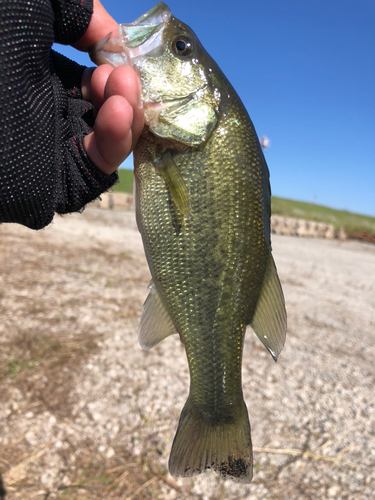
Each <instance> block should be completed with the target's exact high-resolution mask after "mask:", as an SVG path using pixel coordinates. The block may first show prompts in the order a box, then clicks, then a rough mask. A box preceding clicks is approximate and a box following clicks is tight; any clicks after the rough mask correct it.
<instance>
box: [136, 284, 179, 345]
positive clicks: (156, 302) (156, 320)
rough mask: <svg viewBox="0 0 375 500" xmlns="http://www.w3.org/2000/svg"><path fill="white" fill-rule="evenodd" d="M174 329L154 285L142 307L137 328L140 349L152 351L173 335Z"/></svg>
mask: <svg viewBox="0 0 375 500" xmlns="http://www.w3.org/2000/svg"><path fill="white" fill-rule="evenodd" d="M174 333H177V332H176V328H175V326H174V324H173V322H172V320H171V317H170V316H169V313H168V311H167V309H166V307H165V305H164V303H163V300H162V298H161V297H160V295H159V293H158V291H157V290H156V288H155V286H154V285H151V291H150V293H149V294H148V297H147V299H146V300H145V303H144V305H143V313H142V317H141V321H140V323H139V328H138V342H139V344H140V346H141V347H142V349H144V350H146V351H147V350H149V349H152V348H153V347H154V346H155V345H156V344H158V343H159V342H161V341H162V340H164V339H165V338H166V337H169V335H173V334H174Z"/></svg>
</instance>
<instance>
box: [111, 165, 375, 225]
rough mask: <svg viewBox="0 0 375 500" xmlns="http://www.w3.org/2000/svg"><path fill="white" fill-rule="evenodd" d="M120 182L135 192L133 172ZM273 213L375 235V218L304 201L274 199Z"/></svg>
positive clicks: (125, 172)
mask: <svg viewBox="0 0 375 500" xmlns="http://www.w3.org/2000/svg"><path fill="white" fill-rule="evenodd" d="M119 175H120V182H119V183H118V184H117V185H116V186H115V187H114V189H113V190H114V191H115V192H116V191H117V192H123V193H132V192H133V172H132V171H131V170H124V169H120V170H119ZM272 213H273V214H275V215H283V216H285V217H296V218H298V219H307V220H314V221H317V222H325V223H327V224H333V225H334V227H335V229H338V228H339V227H343V228H344V229H345V231H346V232H347V233H348V234H353V233H363V232H365V233H370V234H375V217H368V216H365V215H359V214H353V213H351V212H347V211H340V210H334V209H333V208H328V207H323V206H321V205H315V204H313V203H304V202H302V201H293V200H285V199H283V198H276V197H275V196H273V197H272Z"/></svg>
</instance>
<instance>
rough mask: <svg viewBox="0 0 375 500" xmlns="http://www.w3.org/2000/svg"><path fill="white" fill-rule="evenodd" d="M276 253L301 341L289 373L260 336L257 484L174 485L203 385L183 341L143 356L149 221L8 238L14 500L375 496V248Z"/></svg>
mask: <svg viewBox="0 0 375 500" xmlns="http://www.w3.org/2000/svg"><path fill="white" fill-rule="evenodd" d="M273 248H274V257H275V261H276V264H277V267H278V270H279V275H280V279H281V282H282V284H283V289H284V293H285V298H286V304H287V310H288V337H287V344H286V346H285V348H284V350H283V352H282V353H281V355H280V358H279V361H278V363H274V362H273V360H272V359H271V357H270V356H269V355H268V354H267V352H266V351H265V349H264V348H263V346H262V345H261V344H260V342H259V341H258V340H257V338H256V337H255V335H254V334H253V332H252V331H251V330H250V329H249V330H248V332H247V336H246V342H245V350H244V362H243V387H244V395H245V400H246V403H247V405H248V409H249V414H250V421H251V425H252V439H253V445H254V450H255V451H254V463H255V466H254V480H253V483H252V484H251V485H246V486H244V485H238V484H235V483H232V482H231V481H228V480H221V479H220V478H218V477H217V476H216V475H215V474H214V473H212V472H210V471H209V472H207V473H206V474H202V475H201V476H198V477H196V478H193V479H177V480H176V479H173V478H171V477H170V476H169V474H168V471H167V463H168V457H169V451H170V447H171V443H172V439H173V436H174V432H175V429H176V426H177V422H178V418H179V414H180V411H181V409H182V407H183V405H184V402H185V400H186V397H187V392H188V381H189V375H188V368H187V361H186V357H185V353H184V348H183V346H182V345H181V343H180V342H179V339H178V337H177V336H173V337H170V338H168V339H166V340H165V341H163V342H162V343H161V344H160V345H158V346H157V347H155V348H154V349H153V350H151V351H149V352H144V351H142V350H141V349H140V347H139V345H138V343H137V325H138V322H139V318H140V314H141V309H142V304H143V301H144V299H145V298H146V295H147V290H146V287H147V284H148V281H149V278H150V276H149V271H148V269H147V265H146V261H145V258H144V255H143V248H142V243H141V239H140V236H139V234H138V232H137V230H136V226H135V222H134V214H133V213H132V212H120V211H108V210H100V209H97V208H92V207H91V208H88V209H87V210H86V211H85V212H84V213H83V214H81V215H79V214H76V215H71V216H66V217H64V218H61V217H58V218H56V219H55V221H54V223H53V224H52V225H51V226H49V227H48V228H47V229H45V230H43V231H40V232H32V231H30V230H27V229H25V228H23V227H20V226H15V225H2V226H0V259H1V260H0V314H1V323H0V401H1V404H0V473H1V477H2V482H3V483H4V487H5V489H6V491H7V495H6V499H7V500H8V499H9V500H13V499H25V500H29V499H33V498H36V499H37V498H39V499H47V498H48V499H49V500H52V499H60V498H61V499H90V500H93V499H99V498H101V499H103V498H121V499H126V500H131V499H133V498H137V499H142V498H144V499H146V498H147V499H148V498H150V499H154V498H161V499H165V500H169V499H170V500H173V499H202V500H204V499H207V500H208V499H212V500H214V499H215V500H216V499H220V500H221V499H223V500H224V499H225V500H227V499H228V500H232V499H248V500H255V499H275V500H279V499H280V500H281V499H290V500H293V499H317V498H318V499H325V498H327V499H329V498H334V499H358V500H359V499H363V500H364V499H366V500H368V499H371V498H375V493H374V491H375V397H374V387H375V366H374V357H375V246H374V245H370V244H363V243H358V242H351V241H349V242H338V241H327V240H313V239H300V238H293V237H287V236H273ZM0 491H1V483H0ZM1 496H2V495H1V492H0V498H1Z"/></svg>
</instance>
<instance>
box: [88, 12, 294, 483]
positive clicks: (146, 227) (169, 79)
mask: <svg viewBox="0 0 375 500" xmlns="http://www.w3.org/2000/svg"><path fill="white" fill-rule="evenodd" d="M90 56H91V58H92V60H93V61H94V62H95V63H96V64H103V63H107V64H111V65H112V66H114V67H116V66H119V65H122V64H126V65H129V66H131V67H133V68H134V69H135V71H136V72H137V74H138V75H139V78H140V80H141V87H142V101H143V105H144V116H145V127H144V130H143V132H142V135H141V137H140V139H139V141H138V143H137V145H136V147H135V150H134V153H133V154H134V186H135V193H134V200H135V201H134V203H135V209H136V221H137V225H138V228H139V231H140V233H141V235H142V240H143V245H144V249H145V254H146V257H147V261H148V265H149V268H150V272H151V276H152V281H151V283H150V292H149V295H148V297H147V298H146V301H145V303H144V306H143V312H142V317H141V320H140V325H139V331H138V338H139V343H140V345H141V347H142V348H143V349H151V348H152V347H154V346H155V345H157V344H158V343H159V342H161V341H162V340H163V339H165V338H166V337H168V336H169V335H173V334H178V335H179V336H180V339H181V341H182V343H183V344H184V347H185V350H186V355H187V360H188V365H189V371H190V390H189V395H188V398H187V401H186V404H185V406H184V408H183V409H182V412H181V416H180V420H179V424H178V428H177V432H176V435H175V437H174V441H173V444H172V448H171V453H170V458H169V470H170V473H171V475H172V476H175V477H191V476H195V475H197V474H199V473H201V472H203V471H204V470H205V469H213V470H214V471H215V472H216V473H217V474H218V475H219V476H221V477H222V478H230V479H232V480H233V481H236V482H240V483H249V482H251V480H252V475H253V455H252V444H251V430H250V422H249V416H248V411H247V407H246V404H245V401H244V397H243V391H242V379H241V367H242V354H243V344H244V336H245V330H246V327H247V325H250V326H251V327H252V329H253V330H254V332H255V334H256V335H257V336H258V338H259V340H260V341H261V342H262V343H263V344H264V346H265V347H266V348H267V349H268V351H269V352H270V354H271V355H272V357H273V358H274V359H275V360H277V357H278V355H279V354H280V351H281V350H282V348H283V346H284V342H285V337H286V311H285V302H284V296H283V292H282V288H281V284H280V281H279V278H278V275H277V271H276V267H275V263H274V259H273V256H272V248H271V239H270V214H271V209H270V196H271V190H270V183H269V171H268V167H267V164H266V161H265V158H264V155H263V151H262V148H261V146H260V143H259V139H258V136H257V134H256V131H255V128H254V125H253V123H252V121H251V119H250V117H249V115H248V113H247V111H246V109H245V107H244V105H243V103H242V102H241V100H240V98H239V96H238V95H237V93H236V92H235V90H234V88H233V87H232V85H231V84H230V83H229V81H228V80H227V78H226V77H225V75H224V74H223V72H222V71H221V70H220V69H219V66H218V65H217V64H216V63H215V61H214V60H213V59H212V58H211V57H210V55H209V54H208V53H207V52H206V51H205V49H204V48H203V46H202V45H201V43H200V41H199V39H198V38H197V36H196V35H195V33H194V32H193V31H192V30H191V28H189V27H188V26H187V25H186V24H184V23H183V22H181V21H179V20H178V19H176V18H175V17H174V16H173V15H172V13H171V11H170V9H169V8H168V7H167V5H165V4H164V3H163V2H160V3H158V4H157V5H156V6H155V7H154V8H152V9H151V10H149V11H148V12H147V13H146V14H144V15H142V16H141V17H139V18H138V19H136V20H135V21H134V22H132V23H130V24H120V25H119V28H118V30H116V31H115V32H112V33H110V34H109V35H108V36H107V37H106V38H104V39H103V40H101V41H100V42H98V44H96V46H94V48H93V49H92V51H91V54H90Z"/></svg>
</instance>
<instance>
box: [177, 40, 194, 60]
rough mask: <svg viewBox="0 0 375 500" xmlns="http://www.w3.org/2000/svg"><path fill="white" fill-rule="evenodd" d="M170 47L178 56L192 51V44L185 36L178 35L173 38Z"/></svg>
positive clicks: (186, 54)
mask: <svg viewBox="0 0 375 500" xmlns="http://www.w3.org/2000/svg"><path fill="white" fill-rule="evenodd" d="M172 49H173V51H174V52H175V53H176V54H177V55H179V56H188V55H189V54H191V53H192V52H193V49H194V46H193V44H192V42H191V40H190V38H188V37H187V36H178V37H177V38H175V39H174V40H173V43H172Z"/></svg>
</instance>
